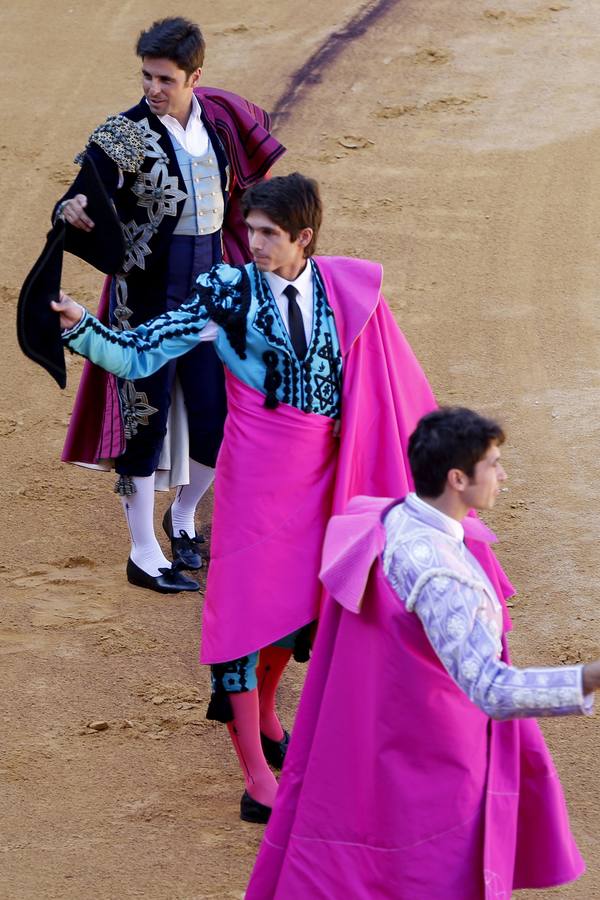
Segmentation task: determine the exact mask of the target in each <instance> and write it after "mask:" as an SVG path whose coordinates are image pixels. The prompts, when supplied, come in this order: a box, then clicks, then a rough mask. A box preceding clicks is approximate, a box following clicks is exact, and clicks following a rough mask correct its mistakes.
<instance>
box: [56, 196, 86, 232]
mask: <svg viewBox="0 0 600 900" xmlns="http://www.w3.org/2000/svg"><path fill="white" fill-rule="evenodd" d="M87 202H88V201H87V197H86V196H85V194H76V195H75V196H74V197H71V199H70V200H65V202H64V203H63V205H62V207H61V210H60V215H61V216H62V218H63V219H64V220H65V222H68V223H69V225H72V226H73V227H74V228H79V229H81V231H91V230H92V228H93V227H94V223H93V222H92V220H91V219H90V217H89V216H87V215H86V214H85V212H84V210H85V208H86V206H87Z"/></svg>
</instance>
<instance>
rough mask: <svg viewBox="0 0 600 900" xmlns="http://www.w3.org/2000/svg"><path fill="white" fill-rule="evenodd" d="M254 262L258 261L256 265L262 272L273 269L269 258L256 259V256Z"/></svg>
mask: <svg viewBox="0 0 600 900" xmlns="http://www.w3.org/2000/svg"><path fill="white" fill-rule="evenodd" d="M254 262H255V263H256V267H257V268H258V269H260V271H261V272H270V271H271V264H270V261H269V260H268V259H256V257H255V258H254Z"/></svg>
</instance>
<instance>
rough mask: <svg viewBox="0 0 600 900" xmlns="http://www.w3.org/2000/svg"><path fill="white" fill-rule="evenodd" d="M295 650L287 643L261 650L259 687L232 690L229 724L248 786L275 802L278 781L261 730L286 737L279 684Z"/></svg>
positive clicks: (263, 799) (273, 736)
mask: <svg viewBox="0 0 600 900" xmlns="http://www.w3.org/2000/svg"><path fill="white" fill-rule="evenodd" d="M291 653H292V651H291V650H288V649H285V648H283V647H274V646H271V647H266V648H265V649H264V650H261V651H260V662H259V665H258V669H257V673H256V674H257V681H258V688H255V689H254V690H252V691H243V692H241V693H233V692H232V693H230V694H229V700H230V701H231V708H232V710H233V722H229V723H228V724H227V728H228V731H229V735H230V737H231V741H232V743H233V746H234V749H235V752H236V754H237V757H238V760H239V763H240V766H241V769H242V772H243V774H244V780H245V782H246V790H247V791H248V793H249V794H250V796H251V797H252V799H253V800H257V801H258V802H259V803H263V804H264V805H265V806H273V803H274V802H275V795H276V794H277V781H276V779H275V776H274V775H273V773H272V772H271V769H270V768H269V765H268V763H267V761H266V759H265V755H264V753H263V750H262V747H261V744H260V733H261V731H262V732H263V734H265V735H266V736H267V737H270V738H271V739H272V740H275V741H279V740H281V738H282V737H283V728H282V727H281V724H280V722H279V719H278V718H277V713H276V712H275V694H276V690H277V685H278V684H279V680H280V678H281V675H282V673H283V670H284V669H285V667H286V665H287V662H288V660H289V658H290V656H291Z"/></svg>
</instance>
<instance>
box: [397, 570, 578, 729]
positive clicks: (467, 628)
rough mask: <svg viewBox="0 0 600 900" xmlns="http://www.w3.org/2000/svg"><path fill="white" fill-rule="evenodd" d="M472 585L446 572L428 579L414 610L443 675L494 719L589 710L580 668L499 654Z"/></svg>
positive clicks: (477, 591) (495, 640)
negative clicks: (509, 660) (521, 664)
mask: <svg viewBox="0 0 600 900" xmlns="http://www.w3.org/2000/svg"><path fill="white" fill-rule="evenodd" d="M480 599H481V598H480V593H479V590H478V589H477V588H476V587H473V586H470V585H468V584H465V583H463V582H461V581H460V580H459V579H457V578H453V577H451V576H447V575H441V574H440V575H436V576H434V577H432V578H430V579H429V580H428V581H426V583H425V584H424V586H423V588H422V589H421V590H420V591H419V593H418V596H417V598H416V600H415V602H414V605H413V609H414V611H415V613H416V614H417V616H418V617H419V619H420V620H421V622H422V624H423V627H424V628H425V631H426V633H427V636H428V638H429V640H430V642H431V645H432V646H433V649H434V650H435V652H436V654H437V655H438V657H439V658H440V660H441V662H442V664H443V665H444V667H445V668H446V670H447V671H448V674H449V675H450V676H451V677H452V679H453V680H454V681H455V682H456V684H457V685H458V686H459V687H460V688H461V689H462V690H463V691H464V692H465V694H467V696H468V697H469V698H470V699H471V700H472V701H473V703H475V704H476V705H477V706H478V707H479V708H480V709H481V710H482V711H483V712H484V713H486V714H487V715H488V716H490V717H491V718H493V719H514V718H523V717H527V716H534V717H535V716H562V715H569V714H573V713H589V712H591V709H592V705H593V704H592V700H591V698H588V697H584V695H583V691H582V666H557V667H555V668H550V667H547V668H546V667H544V668H527V669H519V668H517V667H515V666H509V665H507V664H506V663H504V662H502V661H501V660H500V659H499V658H498V641H497V639H495V638H494V636H493V635H492V633H491V632H490V631H489V629H488V628H487V626H486V625H485V623H484V622H483V621H482V620H481V618H480V616H479V615H478V614H477V611H478V608H479V603H480Z"/></svg>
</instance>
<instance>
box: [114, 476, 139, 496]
mask: <svg viewBox="0 0 600 900" xmlns="http://www.w3.org/2000/svg"><path fill="white" fill-rule="evenodd" d="M114 492H115V494H118V495H119V497H131V495H132V494H136V493H137V488H136V486H135V483H134V480H133V478H132V477H131V475H119V477H118V478H117V480H116V481H115V486H114Z"/></svg>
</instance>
